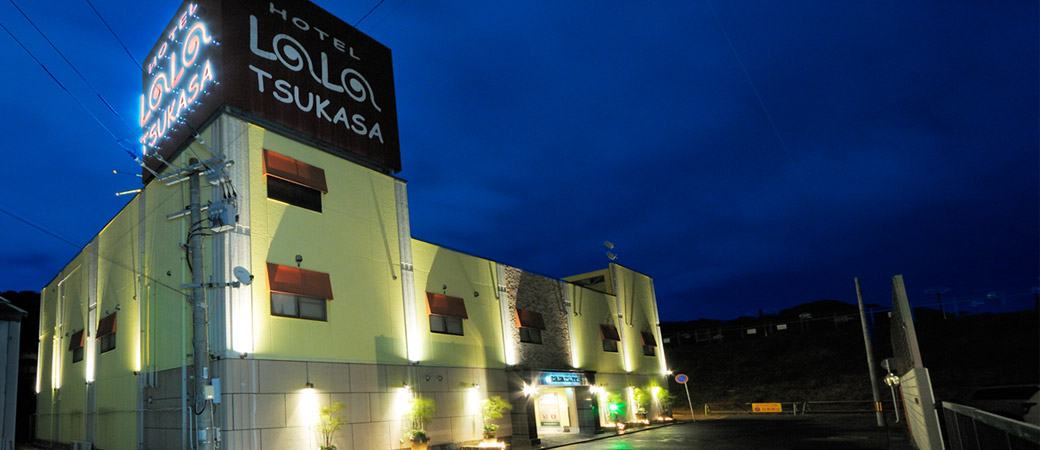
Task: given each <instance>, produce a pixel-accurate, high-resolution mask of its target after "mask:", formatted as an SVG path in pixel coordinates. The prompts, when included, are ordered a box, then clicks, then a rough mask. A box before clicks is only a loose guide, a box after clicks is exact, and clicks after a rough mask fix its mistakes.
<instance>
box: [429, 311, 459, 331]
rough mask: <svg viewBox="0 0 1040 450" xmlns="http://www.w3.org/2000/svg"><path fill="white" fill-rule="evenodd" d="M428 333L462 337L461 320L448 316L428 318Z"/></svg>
mask: <svg viewBox="0 0 1040 450" xmlns="http://www.w3.org/2000/svg"><path fill="white" fill-rule="evenodd" d="M430 331H431V332H433V333H441V334H453V335H455V336H463V332H462V319H460V318H458V317H449V316H434V315H431V316H430Z"/></svg>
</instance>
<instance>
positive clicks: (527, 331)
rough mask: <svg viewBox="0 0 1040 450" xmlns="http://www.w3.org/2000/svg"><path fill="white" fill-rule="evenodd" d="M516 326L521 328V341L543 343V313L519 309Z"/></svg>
mask: <svg viewBox="0 0 1040 450" xmlns="http://www.w3.org/2000/svg"><path fill="white" fill-rule="evenodd" d="M516 326H517V328H519V329H520V342H527V343H529V344H541V343H542V330H545V321H544V320H543V319H542V314H541V313H537V312H534V311H528V310H524V309H517V310H516Z"/></svg>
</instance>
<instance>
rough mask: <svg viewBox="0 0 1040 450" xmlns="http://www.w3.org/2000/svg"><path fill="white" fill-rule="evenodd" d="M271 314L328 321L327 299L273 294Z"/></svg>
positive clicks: (279, 293)
mask: <svg viewBox="0 0 1040 450" xmlns="http://www.w3.org/2000/svg"><path fill="white" fill-rule="evenodd" d="M271 314H272V315H275V316H282V317H297V318H300V319H310V320H322V321H324V320H328V317H327V312H326V309H325V299H323V298H314V297H305V296H302V295H293V294H283V293H281V292H271Z"/></svg>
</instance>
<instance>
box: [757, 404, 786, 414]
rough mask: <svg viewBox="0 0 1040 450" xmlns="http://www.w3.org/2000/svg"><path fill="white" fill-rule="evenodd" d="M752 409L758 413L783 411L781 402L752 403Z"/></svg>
mask: <svg viewBox="0 0 1040 450" xmlns="http://www.w3.org/2000/svg"><path fill="white" fill-rule="evenodd" d="M751 411H752V412H756V413H778V412H783V407H782V406H781V405H780V404H779V403H752V404H751Z"/></svg>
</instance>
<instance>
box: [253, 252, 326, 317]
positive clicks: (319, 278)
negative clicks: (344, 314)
mask: <svg viewBox="0 0 1040 450" xmlns="http://www.w3.org/2000/svg"><path fill="white" fill-rule="evenodd" d="M267 284H268V289H270V291H271V314H272V315H275V316H281V317H295V318H299V319H310V320H322V321H326V320H328V304H327V302H328V301H329V300H332V298H333V297H332V280H331V278H330V277H329V274H327V273H324V272H316V271H313V270H306V269H300V268H297V267H290V266H283V265H280V264H274V263H267Z"/></svg>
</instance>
